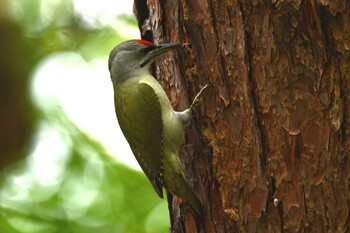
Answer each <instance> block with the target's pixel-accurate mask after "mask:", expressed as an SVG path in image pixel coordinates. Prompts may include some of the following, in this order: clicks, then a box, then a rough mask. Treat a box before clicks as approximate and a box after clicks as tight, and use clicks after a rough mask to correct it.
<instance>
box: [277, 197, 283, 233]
mask: <svg viewBox="0 0 350 233" xmlns="http://www.w3.org/2000/svg"><path fill="white" fill-rule="evenodd" d="M277 207H278V214H279V217H280V223H281V231H280V232H281V233H284V218H283V211H284V210H283V203H282V201H278V204H277Z"/></svg>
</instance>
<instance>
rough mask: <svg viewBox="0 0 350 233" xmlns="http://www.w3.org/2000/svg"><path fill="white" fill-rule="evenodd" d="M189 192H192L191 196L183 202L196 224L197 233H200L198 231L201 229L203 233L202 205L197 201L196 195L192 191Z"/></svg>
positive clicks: (203, 217)
mask: <svg viewBox="0 0 350 233" xmlns="http://www.w3.org/2000/svg"><path fill="white" fill-rule="evenodd" d="M189 190H190V191H191V192H192V194H190V195H189V196H188V197H189V198H188V200H184V201H185V203H186V204H187V206H188V208H189V209H190V211H191V213H192V216H193V218H194V221H195V223H196V228H197V233H199V232H200V229H203V232H205V229H206V226H205V215H204V207H203V204H202V202H201V201H200V200H199V198H198V196H197V194H196V193H195V192H194V191H193V190H192V189H189Z"/></svg>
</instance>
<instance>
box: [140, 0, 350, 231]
mask: <svg viewBox="0 0 350 233" xmlns="http://www.w3.org/2000/svg"><path fill="white" fill-rule="evenodd" d="M135 14H136V16H137V19H138V22H139V26H140V30H141V34H142V37H143V38H144V39H148V40H150V41H154V42H155V43H165V42H182V43H184V46H183V49H182V50H178V51H176V52H175V53H173V54H170V53H169V54H167V55H164V57H163V59H160V60H158V62H157V63H156V65H155V66H154V73H155V74H156V76H157V77H158V80H159V82H160V83H162V84H163V87H164V88H165V90H166V91H167V93H168V94H169V97H170V99H171V101H172V103H173V106H174V108H175V109H178V110H183V109H184V108H185V107H186V106H188V104H189V102H190V101H191V100H192V99H193V97H194V94H195V93H196V92H197V91H198V90H199V89H200V87H201V86H203V85H204V84H206V83H212V84H213V87H212V88H211V90H210V91H208V93H207V94H205V96H204V98H202V102H203V104H202V106H201V107H200V108H198V109H197V111H196V114H195V115H196V116H195V119H194V120H193V121H192V124H191V126H190V127H188V128H187V133H186V145H184V146H183V148H182V153H181V158H182V161H183V163H184V166H185V168H186V172H187V175H188V177H189V179H190V182H191V185H193V187H194V189H195V190H196V192H197V193H198V195H199V196H200V198H202V200H203V202H204V204H205V208H206V221H207V232H350V228H349V226H350V222H349V221H350V215H349V212H350V210H349V205H350V191H349V179H350V158H349V154H350V153H349V150H350V149H349V148H350V137H349V136H350V128H349V125H350V117H349V114H350V112H349V111H350V56H349V50H350V5H349V2H348V1H345V0H332V1H328V0H304V1H302V0H271V1H258V0H250V1H243V0H242V1H234V0H226V1H223V0H177V1H169V0H168V1H166V0H163V1H162V0H148V1H145V0H142V1H141V0H138V1H135ZM170 201H171V203H170V205H169V207H170V211H171V218H172V224H173V227H172V230H173V232H185V230H186V232H195V226H194V223H193V219H192V217H191V214H190V213H189V211H188V210H187V209H186V207H185V206H183V205H182V204H181V201H180V200H179V199H178V198H174V199H172V200H170Z"/></svg>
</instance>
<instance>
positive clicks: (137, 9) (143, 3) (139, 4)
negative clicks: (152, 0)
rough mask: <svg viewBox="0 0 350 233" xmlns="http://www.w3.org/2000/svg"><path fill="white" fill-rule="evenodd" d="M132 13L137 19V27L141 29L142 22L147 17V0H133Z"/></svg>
mask: <svg viewBox="0 0 350 233" xmlns="http://www.w3.org/2000/svg"><path fill="white" fill-rule="evenodd" d="M133 11H134V15H135V16H136V19H137V24H138V27H139V28H140V29H141V28H142V25H143V23H144V22H145V20H146V19H148V17H149V9H148V5H147V0H140V1H134V9H133Z"/></svg>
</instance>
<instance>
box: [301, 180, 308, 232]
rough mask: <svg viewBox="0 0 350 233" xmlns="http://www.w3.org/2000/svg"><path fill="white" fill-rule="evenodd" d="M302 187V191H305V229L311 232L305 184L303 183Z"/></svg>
mask: <svg viewBox="0 0 350 233" xmlns="http://www.w3.org/2000/svg"><path fill="white" fill-rule="evenodd" d="M301 188H302V192H303V199H304V200H303V202H304V216H305V218H304V224H305V226H304V227H305V231H306V232H310V224H309V222H308V218H307V216H308V210H307V208H308V207H307V202H306V194H305V187H304V185H302V186H301Z"/></svg>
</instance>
